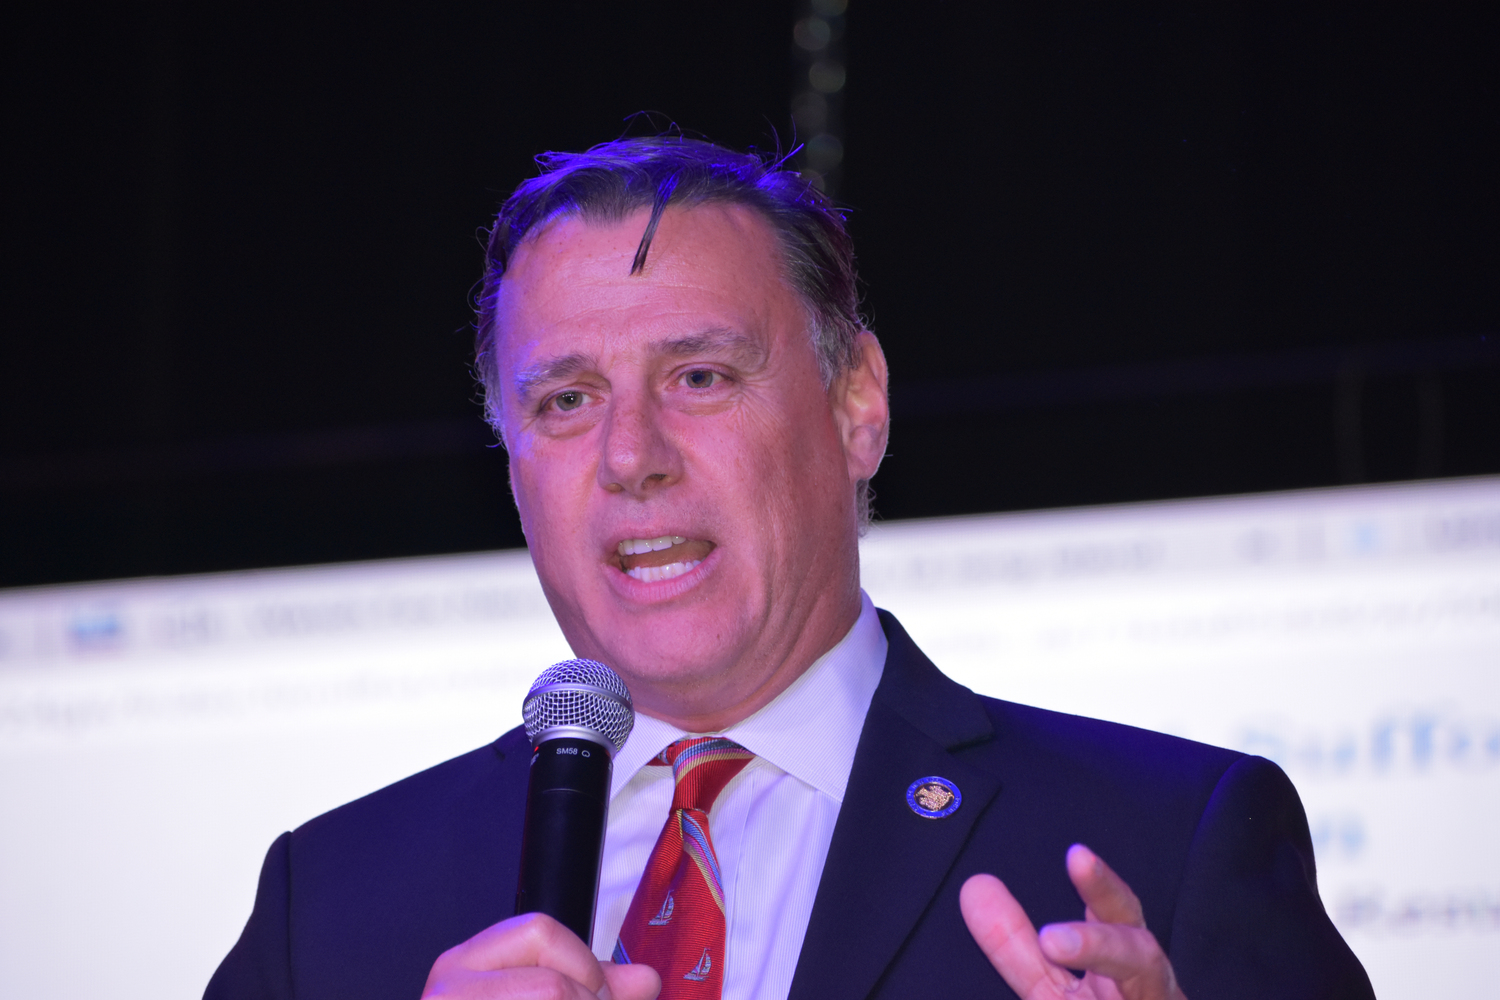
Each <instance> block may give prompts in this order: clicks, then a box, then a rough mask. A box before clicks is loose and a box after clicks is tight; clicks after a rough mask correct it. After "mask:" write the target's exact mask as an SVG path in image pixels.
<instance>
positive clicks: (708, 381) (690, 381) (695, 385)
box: [682, 368, 720, 389]
mask: <svg viewBox="0 0 1500 1000" xmlns="http://www.w3.org/2000/svg"><path fill="white" fill-rule="evenodd" d="M719 377H720V376H719V373H718V372H714V371H709V370H708V369H706V368H700V369H697V370H696V371H690V372H688V373H687V374H686V375H684V376H682V381H683V382H685V383H686V384H687V387H688V388H689V389H708V388H711V387H712V386H713V384H714V383H715V382H717V381H719Z"/></svg>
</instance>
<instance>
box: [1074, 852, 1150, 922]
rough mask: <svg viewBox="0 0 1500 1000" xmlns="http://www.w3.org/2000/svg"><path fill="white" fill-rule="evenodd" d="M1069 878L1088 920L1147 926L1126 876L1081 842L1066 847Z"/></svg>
mask: <svg viewBox="0 0 1500 1000" xmlns="http://www.w3.org/2000/svg"><path fill="white" fill-rule="evenodd" d="M1068 878H1070V879H1072V880H1073V887H1074V888H1075V889H1077V890H1078V895H1079V896H1080V897H1082V898H1083V903H1084V905H1085V906H1086V907H1088V918H1089V919H1090V920H1099V921H1103V922H1104V923H1106V924H1125V925H1127V926H1130V927H1141V928H1144V927H1145V926H1146V917H1145V914H1144V913H1142V911H1141V901H1140V900H1139V899H1137V898H1136V895H1135V893H1133V892H1131V891H1130V886H1128V885H1126V884H1125V880H1124V879H1122V878H1121V877H1120V876H1118V875H1116V874H1115V872H1114V869H1112V868H1110V867H1109V865H1107V864H1105V863H1104V859H1103V858H1101V857H1099V855H1097V854H1095V853H1094V852H1093V851H1091V850H1089V849H1088V848H1087V847H1085V846H1083V845H1082V844H1074V845H1073V846H1072V847H1070V848H1068Z"/></svg>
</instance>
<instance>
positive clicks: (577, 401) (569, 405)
mask: <svg viewBox="0 0 1500 1000" xmlns="http://www.w3.org/2000/svg"><path fill="white" fill-rule="evenodd" d="M587 398H588V397H586V396H585V395H584V394H583V393H581V392H560V393H558V394H557V395H556V396H553V397H552V402H553V403H555V404H556V405H557V408H558V409H559V410H563V411H567V410H576V409H578V408H579V407H580V406H582V405H583V401H584V400H585V399H587Z"/></svg>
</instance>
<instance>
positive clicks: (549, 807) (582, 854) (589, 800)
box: [516, 660, 635, 944]
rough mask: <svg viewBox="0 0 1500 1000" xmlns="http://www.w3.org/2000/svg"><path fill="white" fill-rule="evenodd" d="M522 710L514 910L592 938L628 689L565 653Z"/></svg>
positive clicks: (630, 712) (626, 731) (628, 723)
mask: <svg viewBox="0 0 1500 1000" xmlns="http://www.w3.org/2000/svg"><path fill="white" fill-rule="evenodd" d="M521 714H522V716H523V717H524V718H525V720H526V735H527V736H528V737H530V739H531V745H532V747H533V748H535V750H534V752H533V753H532V755H531V779H530V782H529V783H528V785H527V788H526V820H525V826H524V828H523V832H522V837H521V878H520V884H519V885H518V886H517V887H516V913H517V914H521V913H545V914H547V915H548V916H551V917H554V918H556V920H557V921H558V922H559V923H561V924H562V925H563V926H564V927H566V928H568V929H569V930H571V931H572V932H573V933H574V934H577V935H578V936H579V937H580V938H582V939H583V942H584V943H585V944H592V941H591V940H590V938H592V937H593V932H594V905H595V903H596V901H597V900H598V898H599V866H600V863H601V861H602V860H603V857H604V824H605V820H606V819H607V818H608V815H609V785H610V775H611V773H612V772H613V771H614V756H615V752H616V751H617V750H619V749H620V748H621V747H622V746H624V745H625V737H627V736H629V735H630V730H631V727H632V726H634V725H635V708H634V706H633V705H632V704H631V701H630V690H629V689H628V688H627V687H625V682H624V681H622V680H620V677H619V675H618V674H616V673H615V672H614V671H613V670H611V669H610V668H609V667H606V666H605V665H604V664H602V663H596V662H594V661H593V660H565V661H564V662H562V663H557V664H554V665H552V666H550V667H548V668H547V669H546V670H544V671H542V674H541V676H540V677H538V678H537V679H536V683H534V684H532V685H531V690H530V691H529V692H528V693H527V695H526V700H525V702H524V703H523V704H522V707H521Z"/></svg>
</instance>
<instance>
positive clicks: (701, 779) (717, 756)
mask: <svg viewBox="0 0 1500 1000" xmlns="http://www.w3.org/2000/svg"><path fill="white" fill-rule="evenodd" d="M754 759H755V754H753V753H751V752H750V751H749V750H746V749H745V748H744V747H742V746H740V745H739V744H738V743H736V742H734V740H730V739H725V738H724V737H723V736H695V737H693V738H691V739H685V740H678V741H677V742H675V743H673V744H672V745H670V746H668V747H667V748H666V749H665V750H663V751H662V752H661V755H660V756H659V757H658V758H657V761H656V762H660V763H662V764H668V765H670V766H671V768H672V780H673V782H674V783H675V785H676V790H675V791H674V792H673V794H672V808H673V809H696V810H699V811H701V812H704V813H706V812H708V811H709V809H711V808H713V804H714V800H715V799H717V798H718V797H719V793H720V792H722V791H723V790H724V786H725V785H727V784H729V781H730V779H731V778H733V777H734V776H735V775H736V774H739V773H740V771H741V770H743V769H744V767H745V765H746V764H748V763H750V761H752V760H754Z"/></svg>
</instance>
